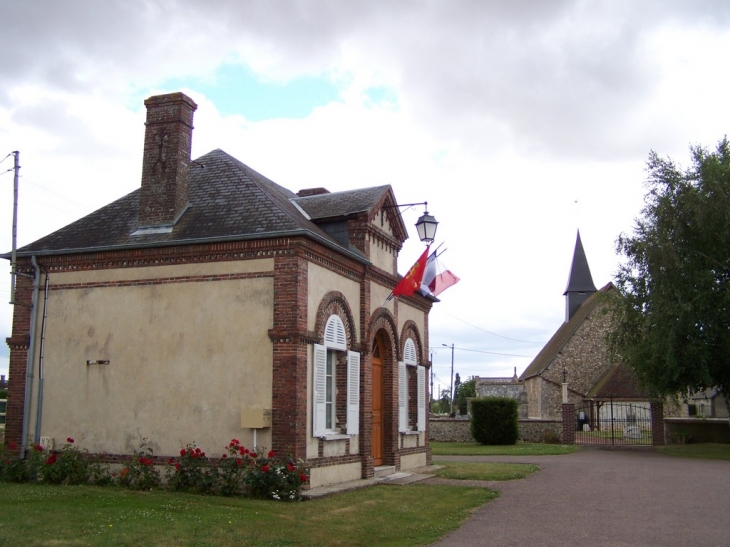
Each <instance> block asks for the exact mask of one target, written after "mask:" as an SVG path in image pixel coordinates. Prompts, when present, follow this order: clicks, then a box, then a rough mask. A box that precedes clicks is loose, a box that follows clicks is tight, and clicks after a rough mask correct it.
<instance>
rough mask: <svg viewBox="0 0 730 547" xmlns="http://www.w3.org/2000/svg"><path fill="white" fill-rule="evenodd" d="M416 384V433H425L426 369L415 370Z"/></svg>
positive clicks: (420, 367)
mask: <svg viewBox="0 0 730 547" xmlns="http://www.w3.org/2000/svg"><path fill="white" fill-rule="evenodd" d="M416 380H417V382H416V383H417V384H418V387H417V389H418V431H426V367H422V366H419V367H418V368H417V369H416Z"/></svg>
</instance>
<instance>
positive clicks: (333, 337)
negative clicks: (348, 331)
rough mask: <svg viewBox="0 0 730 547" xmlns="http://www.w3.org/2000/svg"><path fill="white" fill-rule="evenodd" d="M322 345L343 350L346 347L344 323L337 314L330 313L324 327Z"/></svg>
mask: <svg viewBox="0 0 730 547" xmlns="http://www.w3.org/2000/svg"><path fill="white" fill-rule="evenodd" d="M324 345H325V346H327V347H328V348H329V349H336V350H340V351H345V350H346V349H347V336H346V335H345V325H344V324H343V323H342V319H340V318H339V316H337V315H330V317H329V319H327V325H326V326H325V328H324Z"/></svg>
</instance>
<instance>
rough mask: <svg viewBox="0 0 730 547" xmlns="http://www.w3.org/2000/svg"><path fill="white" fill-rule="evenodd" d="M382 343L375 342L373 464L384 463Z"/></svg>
mask: <svg viewBox="0 0 730 547" xmlns="http://www.w3.org/2000/svg"><path fill="white" fill-rule="evenodd" d="M381 355H382V353H381V352H380V344H379V343H378V341H377V340H376V341H375V343H374V344H373V359H372V361H373V412H372V416H373V427H372V429H371V431H372V439H371V443H372V455H373V465H376V466H378V465H383V359H382V357H381Z"/></svg>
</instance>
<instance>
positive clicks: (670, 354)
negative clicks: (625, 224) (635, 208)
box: [608, 138, 730, 395]
mask: <svg viewBox="0 0 730 547" xmlns="http://www.w3.org/2000/svg"><path fill="white" fill-rule="evenodd" d="M647 171H648V175H649V176H648V181H647V187H648V193H647V195H646V197H645V207H644V209H643V210H642V217H641V218H639V219H637V220H636V224H635V227H634V231H633V234H631V235H626V234H622V235H621V236H620V237H619V239H618V241H617V248H618V251H619V252H620V253H621V254H622V255H623V256H624V257H625V262H623V263H622V265H621V266H620V268H619V272H618V277H617V288H618V290H619V293H620V297H617V298H615V299H613V301H612V304H613V305H612V308H611V309H612V312H613V321H614V328H613V330H612V332H611V333H610V334H609V337H608V342H609V347H610V349H611V351H612V353H613V354H614V355H615V356H616V357H619V358H621V359H623V361H624V363H626V364H628V365H629V366H631V367H632V368H633V369H634V370H635V371H636V373H637V375H638V377H639V380H640V381H641V383H642V384H643V385H644V386H646V387H648V388H649V389H650V390H651V391H652V392H653V393H654V394H655V395H668V394H676V393H679V392H687V391H690V392H696V391H699V390H702V389H705V388H707V387H712V386H716V387H718V388H720V389H722V390H723V391H724V392H725V393H728V389H729V388H730V145H729V144H728V141H727V139H726V138H725V139H723V140H722V141H720V143H719V144H718V145H717V149H716V150H715V151H708V150H707V149H705V148H702V147H699V146H697V147H692V148H691V165H690V166H689V167H688V168H686V169H681V168H680V167H678V166H677V165H676V164H675V163H674V162H673V161H672V160H671V159H668V158H666V159H665V158H660V157H659V156H658V155H657V154H656V153H654V152H652V153H651V154H650V155H649V160H648V166H647Z"/></svg>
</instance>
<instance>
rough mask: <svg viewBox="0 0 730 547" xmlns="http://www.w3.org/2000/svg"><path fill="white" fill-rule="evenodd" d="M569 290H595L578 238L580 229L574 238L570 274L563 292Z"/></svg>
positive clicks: (581, 244)
mask: <svg viewBox="0 0 730 547" xmlns="http://www.w3.org/2000/svg"><path fill="white" fill-rule="evenodd" d="M569 292H596V286H595V285H594V284H593V277H592V276H591V269H590V267H589V266H588V259H587V258H586V253H585V251H584V250H583V243H582V242H581V240H580V231H578V235H577V237H576V240H575V250H574V251H573V263H572V265H571V267H570V275H569V277H568V286H567V287H566V289H565V292H564V293H563V294H564V295H565V294H568V293H569Z"/></svg>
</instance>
